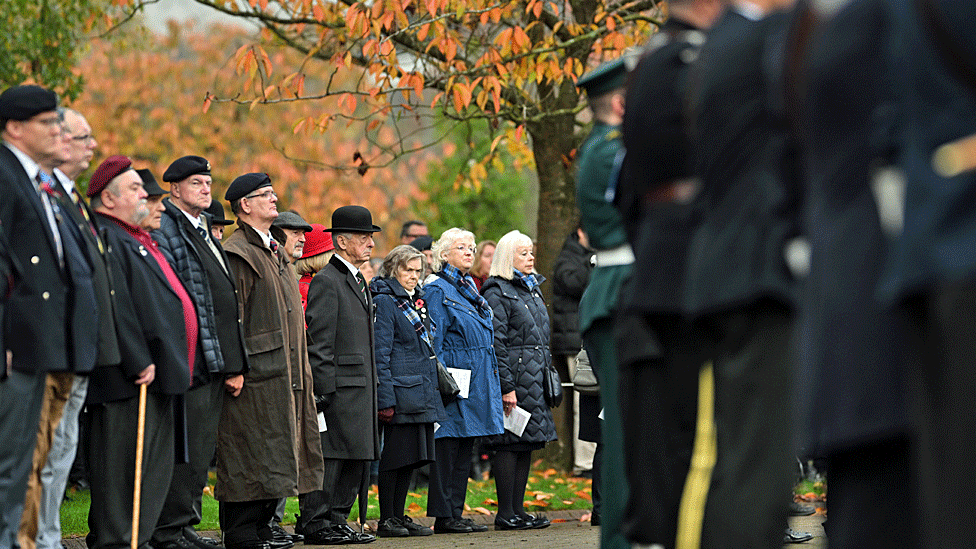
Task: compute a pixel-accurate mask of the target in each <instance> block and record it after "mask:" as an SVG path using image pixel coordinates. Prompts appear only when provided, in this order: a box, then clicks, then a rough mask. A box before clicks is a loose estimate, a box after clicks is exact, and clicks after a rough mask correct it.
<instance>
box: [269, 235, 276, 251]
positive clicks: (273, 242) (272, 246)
mask: <svg viewBox="0 0 976 549" xmlns="http://www.w3.org/2000/svg"><path fill="white" fill-rule="evenodd" d="M268 247H269V248H271V251H272V252H277V251H278V242H277V241H276V240H275V239H273V238H272V239H271V242H269V243H268Z"/></svg>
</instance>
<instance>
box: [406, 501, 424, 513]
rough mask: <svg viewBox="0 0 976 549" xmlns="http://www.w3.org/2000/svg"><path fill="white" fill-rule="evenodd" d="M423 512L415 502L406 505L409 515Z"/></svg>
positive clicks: (421, 507)
mask: <svg viewBox="0 0 976 549" xmlns="http://www.w3.org/2000/svg"><path fill="white" fill-rule="evenodd" d="M423 510H424V507H423V506H422V505H420V504H419V503H417V502H416V501H413V502H411V503H410V505H407V511H410V512H411V513H416V512H417V511H423Z"/></svg>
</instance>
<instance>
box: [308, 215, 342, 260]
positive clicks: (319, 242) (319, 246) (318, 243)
mask: <svg viewBox="0 0 976 549" xmlns="http://www.w3.org/2000/svg"><path fill="white" fill-rule="evenodd" d="M334 249H335V245H334V244H333V243H332V233H330V232H329V231H328V229H326V228H325V225H322V224H319V223H312V230H311V231H306V232H305V247H304V248H303V249H302V259H305V258H306V257H312V256H313V255H319V254H324V253H325V252H328V251H331V250H334Z"/></svg>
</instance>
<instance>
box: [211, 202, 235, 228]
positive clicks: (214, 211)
mask: <svg viewBox="0 0 976 549" xmlns="http://www.w3.org/2000/svg"><path fill="white" fill-rule="evenodd" d="M206 211H207V213H209V214H210V215H212V216H213V219H212V220H211V221H210V223H211V224H212V225H233V224H234V222H233V221H228V220H227V219H225V218H224V205H223V204H221V203H220V201H219V200H211V201H210V207H209V208H207V210H206Z"/></svg>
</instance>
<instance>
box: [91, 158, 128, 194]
mask: <svg viewBox="0 0 976 549" xmlns="http://www.w3.org/2000/svg"><path fill="white" fill-rule="evenodd" d="M131 168H132V160H129V157H128V156H123V155H121V154H115V155H112V156H110V157H108V158H106V159H105V160H104V161H102V163H101V164H99V165H98V167H97V168H95V173H93V174H92V176H91V180H89V181H88V192H86V193H85V194H86V195H87V196H88V198H91V197H93V196H97V195H98V194H99V193H101V192H102V190H103V189H105V187H106V186H107V185H108V183H109V181H111V180H113V179H115V177H116V176H117V175H119V174H120V173H122V172H124V171H126V170H128V169H131Z"/></svg>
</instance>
